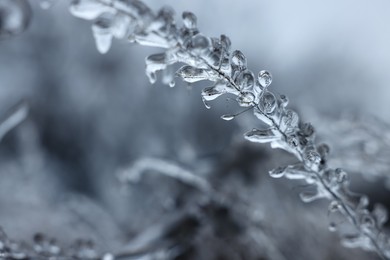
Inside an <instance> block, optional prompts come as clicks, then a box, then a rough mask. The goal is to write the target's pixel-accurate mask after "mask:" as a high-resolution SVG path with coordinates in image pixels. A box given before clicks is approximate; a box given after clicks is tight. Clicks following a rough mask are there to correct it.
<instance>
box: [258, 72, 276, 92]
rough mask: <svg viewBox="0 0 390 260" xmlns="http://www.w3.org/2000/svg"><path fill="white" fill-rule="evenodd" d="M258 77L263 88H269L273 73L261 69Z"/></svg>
mask: <svg viewBox="0 0 390 260" xmlns="http://www.w3.org/2000/svg"><path fill="white" fill-rule="evenodd" d="M257 79H258V81H259V84H260V85H261V86H262V87H263V88H268V86H269V85H271V83H272V75H271V73H270V72H268V71H266V70H262V71H260V72H259V75H258V77H257Z"/></svg>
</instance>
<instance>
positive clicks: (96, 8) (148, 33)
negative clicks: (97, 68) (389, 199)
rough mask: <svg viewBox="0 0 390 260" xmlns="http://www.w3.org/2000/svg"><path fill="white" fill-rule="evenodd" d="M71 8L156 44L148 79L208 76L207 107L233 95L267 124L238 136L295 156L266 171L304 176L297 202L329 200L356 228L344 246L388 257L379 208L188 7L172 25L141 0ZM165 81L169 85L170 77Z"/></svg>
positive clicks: (165, 12)
mask: <svg viewBox="0 0 390 260" xmlns="http://www.w3.org/2000/svg"><path fill="white" fill-rule="evenodd" d="M71 12H72V13H73V14H74V15H75V16H78V17H80V18H83V19H95V18H99V17H101V16H104V17H106V18H107V17H110V16H109V15H107V13H108V14H111V17H112V18H111V20H112V21H111V22H110V23H109V24H110V28H111V29H110V32H111V34H112V35H113V37H116V38H121V37H118V36H123V35H126V36H127V38H128V39H129V41H130V42H136V43H139V44H141V45H146V46H154V47H160V48H162V49H163V51H161V52H160V53H158V54H152V55H150V56H148V57H147V58H146V75H147V77H148V78H149V80H150V82H151V83H154V82H156V80H157V74H158V73H159V71H165V72H164V73H165V74H164V75H163V79H164V78H169V77H167V75H169V74H171V78H173V77H175V76H176V77H180V78H182V79H183V80H184V81H186V82H188V83H194V82H199V81H206V80H207V81H211V82H212V85H211V86H210V85H209V86H208V87H206V88H205V89H203V91H202V100H203V102H204V104H205V106H206V107H207V108H210V105H209V102H211V101H213V100H215V99H216V98H218V97H220V96H222V95H224V94H230V95H233V96H235V97H236V101H237V103H238V105H240V106H242V107H247V108H249V109H251V110H252V111H253V113H254V116H255V117H256V118H257V119H258V120H260V121H261V122H262V123H263V124H265V125H266V127H264V129H257V128H256V129H253V130H251V131H249V132H247V133H246V134H245V138H246V139H247V140H249V141H251V142H259V143H266V142H268V143H270V145H271V147H273V148H279V149H283V150H286V151H287V152H289V153H291V154H293V155H294V156H295V157H296V158H297V160H298V163H296V164H293V165H288V166H285V167H278V168H277V169H274V170H272V171H270V175H271V176H272V177H275V178H281V177H285V178H288V179H292V180H294V179H299V180H303V181H305V182H306V183H307V184H309V185H310V186H311V189H310V190H308V191H304V192H302V193H301V194H300V197H301V199H302V200H303V201H305V202H311V201H314V200H317V199H320V198H325V199H328V200H330V201H331V204H330V206H329V211H330V212H333V213H335V212H338V213H340V214H342V215H343V216H344V218H345V220H346V221H345V222H346V223H349V225H352V227H353V228H354V230H355V232H353V233H351V234H348V235H344V237H343V239H342V243H343V244H344V245H345V246H349V247H360V248H363V249H365V250H369V251H375V252H377V253H378V255H379V256H380V257H382V258H383V259H390V243H389V238H388V236H387V234H386V233H385V232H384V231H383V230H382V227H383V223H384V222H385V221H386V219H387V213H386V211H385V209H384V208H383V207H380V206H378V207H379V208H378V207H375V208H374V210H372V211H370V210H369V209H368V204H369V203H368V198H367V197H365V196H361V195H357V194H354V193H352V192H351V191H350V190H349V188H348V184H349V180H348V175H347V173H346V172H345V171H343V170H342V169H332V168H329V167H328V165H327V159H328V155H329V147H328V146H327V145H326V144H317V143H316V142H315V130H314V127H313V126H312V125H311V124H310V123H304V122H301V121H300V118H299V115H298V114H297V113H296V112H295V111H293V110H292V109H290V108H288V104H289V100H288V98H287V97H286V96H285V95H276V94H275V93H273V92H272V91H271V90H270V86H271V84H272V81H273V78H272V75H271V73H270V72H268V71H266V70H261V71H260V72H259V73H258V74H257V78H255V76H254V75H255V74H254V73H253V72H252V71H251V70H249V69H248V67H247V58H246V57H245V55H244V54H243V53H242V52H241V51H239V50H234V51H231V41H230V39H229V38H228V37H227V36H225V35H221V36H219V37H208V36H205V35H203V34H201V33H200V32H199V29H198V26H197V18H196V16H195V15H194V14H193V13H191V12H184V13H183V14H182V17H181V18H182V25H178V24H176V22H175V19H174V13H173V11H172V10H171V9H170V8H167V7H163V8H162V9H160V10H159V11H158V12H157V13H154V12H152V11H151V10H150V9H149V8H148V7H146V6H145V5H144V4H143V3H142V2H140V1H133V0H127V1H126V0H77V1H73V3H72V6H71ZM119 15H127V16H128V19H127V20H126V19H119V18H117V16H119ZM95 26H96V25H95ZM126 26H128V30H126V29H125V27H126ZM116 27H120V29H118V28H116ZM115 31H120V32H122V33H114V32H115ZM123 32H125V33H123ZM95 34H96V33H95ZM99 37H100V36H99ZM99 37H96V35H95V39H96V40H97V41H101V43H98V44H97V46H98V48H99V46H100V49H99V50H100V51H102V50H104V51H106V50H108V48H109V45H108V44H107V42H108V41H107V39H106V40H104V42H105V44H103V40H102V39H103V38H101V37H100V39H98V38H99ZM107 46H108V47H107ZM103 47H104V48H103ZM176 63H181V64H183V63H184V64H185V65H184V66H182V67H181V68H180V69H179V70H178V71H176V72H175V71H169V70H170V68H171V65H173V64H176ZM169 79H170V78H169ZM164 82H165V83H167V84H169V85H170V86H172V85H174V83H172V80H164ZM173 82H174V81H173ZM236 116H237V114H236V115H230V114H227V115H223V116H222V119H224V120H232V119H234V118H235V117H236ZM330 229H331V230H337V229H338V226H337V225H336V224H335V223H331V225H330Z"/></svg>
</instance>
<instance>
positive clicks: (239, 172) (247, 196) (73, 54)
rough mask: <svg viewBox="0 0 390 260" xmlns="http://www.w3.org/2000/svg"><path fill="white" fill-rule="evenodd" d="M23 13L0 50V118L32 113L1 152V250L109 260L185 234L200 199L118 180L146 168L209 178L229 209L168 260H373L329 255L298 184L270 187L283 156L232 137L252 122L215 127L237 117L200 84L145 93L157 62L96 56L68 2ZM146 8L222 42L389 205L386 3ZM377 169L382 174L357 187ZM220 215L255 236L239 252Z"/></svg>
mask: <svg viewBox="0 0 390 260" xmlns="http://www.w3.org/2000/svg"><path fill="white" fill-rule="evenodd" d="M3 2H4V1H3ZM29 2H30V5H31V9H32V17H31V21H30V24H29V26H28V28H27V29H26V31H24V32H23V33H21V34H19V35H16V36H14V37H6V38H2V39H0V116H3V117H5V116H6V115H7V113H9V111H10V109H11V110H12V107H14V106H15V104H17V103H19V102H20V101H25V102H26V103H27V104H28V106H29V115H28V117H27V119H26V120H24V121H23V122H22V123H21V124H20V125H18V126H17V127H16V128H15V129H13V130H12V131H10V132H9V133H8V134H7V135H6V136H4V138H3V139H2V140H1V143H0V226H1V227H2V228H3V229H4V230H5V231H6V232H7V234H8V235H9V236H10V237H12V238H14V239H16V240H26V241H29V240H31V237H32V236H33V234H35V233H36V232H43V233H45V234H48V235H49V236H52V237H56V238H57V239H58V241H60V243H63V244H67V243H68V244H69V243H71V241H73V240H75V239H77V238H90V239H92V240H93V241H95V243H96V244H97V248H98V250H99V251H101V252H106V251H110V252H111V251H116V250H121V249H122V248H123V247H124V245H131V243H132V242H131V241H134V239H135V238H137V237H139V235H140V234H142V233H143V232H144V231H145V230H149V228H150V227H155V226H159V227H168V226H169V225H171V224H172V223H182V222H180V221H181V220H182V219H183V218H184V219H185V217H183V216H186V217H187V216H188V214H190V213H191V212H192V211H193V208H194V207H195V208H196V207H197V206H194V205H198V204H199V203H200V202H199V201H201V200H202V199H203V197H204V196H206V195H204V194H200V192H198V191H194V189H193V188H190V187H188V186H187V185H183V184H182V183H180V182H178V181H176V180H174V179H171V178H168V177H166V176H161V175H158V174H146V175H145V176H144V178H142V179H141V181H140V182H139V183H136V184H130V185H127V186H126V187H124V185H123V184H121V183H119V181H118V178H117V174H118V172H120V171H121V170H123V169H126V168H127V167H129V166H130V165H131V164H132V163H134V162H135V161H136V160H138V159H141V158H145V157H148V158H150V157H153V158H159V159H163V160H166V161H169V162H171V163H172V164H176V165H179V166H180V167H182V168H183V169H186V170H189V171H191V172H193V173H195V174H198V175H201V176H203V177H205V178H206V179H208V180H209V181H210V183H212V185H214V186H215V187H216V188H217V189H218V190H220V191H221V193H223V194H225V195H226V196H227V197H226V198H227V200H228V202H226V203H227V204H228V205H229V207H228V210H227V211H222V213H221V212H219V211H217V213H216V212H214V211H213V210H214V209H213V210H211V211H207V210H206V211H207V212H208V213H207V214H206V216H207V217H205V220H204V222H202V223H201V224H199V223H198V224H197V225H192V224H188V225H189V226H190V227H191V228H193V230H196V232H195V231H192V229H191V232H190V231H189V232H187V233H190V234H191V236H190V237H191V238H190V240H191V242H189V244H191V250H192V251H191V250H187V251H188V252H189V253H188V252H187V251H186V254H185V255H182V256H180V257H182V258H178V259H376V258H375V257H376V256H375V255H373V254H369V253H365V252H364V251H362V250H360V249H347V248H344V247H342V246H341V245H340V243H339V238H338V235H337V233H331V232H329V231H328V217H327V203H326V202H321V201H320V202H315V203H312V204H304V203H303V202H301V201H300V200H299V198H298V195H297V194H298V192H299V191H300V190H301V189H302V187H300V185H299V183H290V182H286V181H284V180H275V179H271V178H270V177H269V176H268V171H269V170H271V169H273V168H275V167H276V166H279V165H284V164H286V163H288V162H291V161H293V158H292V157H290V156H289V155H287V154H285V153H284V152H282V151H276V150H272V149H270V148H269V147H267V146H266V145H264V146H261V145H253V144H250V143H248V142H246V141H245V140H244V139H243V137H242V133H243V132H244V131H246V130H248V129H251V128H252V127H254V126H256V124H257V122H256V121H255V119H254V117H253V116H252V115H250V113H249V114H248V113H247V114H244V115H242V116H240V117H238V118H236V119H235V120H233V121H229V122H226V121H223V120H221V119H220V118H219V117H220V115H222V114H225V113H232V112H237V111H239V108H238V107H237V106H236V105H235V104H234V103H235V102H234V101H231V100H228V99H225V98H221V100H219V101H217V102H215V104H212V109H211V110H207V109H206V108H205V107H204V106H203V104H202V101H201V98H200V91H201V89H202V86H205V85H204V83H201V84H195V85H192V86H188V85H187V84H185V83H184V82H181V81H180V80H179V79H178V80H177V84H176V87H175V88H169V87H168V86H164V85H162V84H161V83H160V82H157V83H156V84H155V85H153V86H152V85H150V83H149V82H148V80H147V78H146V76H145V73H144V68H145V65H144V59H145V57H146V56H147V55H148V54H151V53H155V52H158V50H156V49H153V48H147V47H143V46H136V45H132V44H129V43H127V42H126V41H114V43H113V47H112V49H111V50H110V51H109V52H108V53H107V54H105V55H101V54H99V53H98V52H97V50H96V48H95V43H94V39H93V36H92V33H91V28H90V26H91V24H90V22H86V21H83V20H80V19H77V18H75V17H73V16H71V15H70V13H69V11H68V6H69V1H58V2H55V4H54V5H53V6H52V7H51V8H50V9H48V10H43V9H42V8H41V7H40V5H39V3H38V1H29ZM145 3H147V4H148V5H149V6H150V7H151V8H152V9H153V10H157V9H158V8H160V7H162V6H163V5H170V6H172V7H174V9H175V10H176V13H177V19H178V21H179V18H180V14H181V12H182V11H186V10H190V11H192V12H194V13H195V14H196V15H197V16H198V24H199V28H200V30H201V32H203V33H204V34H206V35H209V36H219V35H220V34H226V35H228V36H229V37H230V38H231V40H232V43H233V49H239V50H241V51H243V53H245V54H246V56H247V58H248V63H249V67H250V68H251V69H252V70H254V71H255V72H256V71H258V70H263V69H267V70H269V71H270V72H271V73H272V74H273V79H274V80H273V83H272V88H273V89H274V90H275V91H276V92H278V93H282V94H286V95H287V96H288V97H289V98H290V100H291V106H292V107H293V108H294V109H296V110H297V111H299V112H300V114H301V115H302V118H303V120H304V121H310V122H313V123H314V125H315V126H316V125H317V124H318V128H317V130H318V132H319V138H320V139H321V140H326V141H329V143H330V144H331V148H332V152H333V153H334V154H335V157H336V158H334V162H335V163H337V164H338V165H335V166H342V165H340V164H343V163H345V164H346V165H348V167H349V169H350V170H351V171H352V172H351V179H352V187H353V189H354V190H356V191H358V192H364V193H366V194H368V195H369V196H370V197H371V199H372V201H373V202H380V203H383V204H385V205H390V204H389V201H388V199H387V198H388V195H389V194H390V190H387V189H386V186H385V185H384V182H385V181H384V180H386V178H387V177H386V176H385V175H386V172H387V171H388V169H389V167H388V165H389V164H390V163H389V162H388V159H387V158H388V157H387V155H389V154H390V153H389V150H390V148H389V143H390V142H388V139H389V138H390V135H389V134H388V131H389V128H388V125H387V123H390V118H389V113H388V111H390V102H388V100H389V98H390V91H389V88H388V84H389V83H390V73H388V71H389V68H390V50H389V46H390V28H389V26H388V25H389V24H390V16H389V15H388V10H389V9H390V3H389V2H388V1H384V0H383V1H379V0H375V1H370V2H367V1H360V0H359V1H352V0H347V1H342V2H340V1H336V0H331V1H326V2H324V1H310V2H308V1H301V0H299V1H291V2H289V1H249V0H242V1H230V0H229V1H217V0H207V1H199V0H198V1H173V0H164V1H161V0H159V1H157V0H148V1H145ZM179 22H180V21H179ZM0 25H1V23H0ZM355 126H356V127H360V128H358V129H363V130H361V131H357V133H355V132H353V131H352V130H353V129H356V127H355ZM367 129H368V130H367ZM372 133H375V134H372ZM351 136H352V137H353V138H352V139H353V141H350V142H349V143H348V142H347V143H344V142H343V140H346V139H348V138H349V137H351ZM355 137H356V138H355ZM327 138H329V139H327ZM356 139H357V140H358V141H356ZM332 140H333V141H332ZM353 145H354V146H353ZM367 147H369V148H370V149H368V148H367ZM351 153H352V154H353V155H354V156H352V157H351V156H350V157H348V156H349V155H350V154H351ZM343 154H344V155H343ZM378 158H380V161H379V162H378V161H377V160H378ZM362 161H364V162H365V163H364V165H363V166H364V167H360V166H359V162H362ZM370 163H371V165H370ZM378 164H380V166H381V167H380V169H378V171H380V174H379V176H374V177H375V178H374V177H373V176H371V175H375V173H376V172H378V171H372V172H370V173H369V174H370V176H368V178H367V176H365V174H366V175H367V172H369V170H370V169H375V170H376V168H375V167H376V166H375V165H378ZM356 165H358V166H356ZM359 170H360V171H359ZM206 197H207V196H206ZM229 200H231V201H229ZM238 204H240V205H245V207H246V210H248V211H249V212H251V213H250V215H255V216H256V218H257V220H258V225H257V226H256V227H253V226H252V224H248V223H249V222H248V221H247V220H246V219H245V217H242V219H240V217H237V216H239V215H237V214H236V213H231V212H237V211H238V212H240V211H241V209H240V208H239V207H238V206H237V205H238ZM225 210H226V209H225ZM210 212H211V213H210ZM228 215H229V216H230V215H232V216H234V217H235V218H238V220H237V219H236V220H235V221H236V222H237V223H239V224H240V225H241V224H242V225H244V226H245V225H247V226H248V227H247V229H246V230H249V231H251V232H253V233H255V234H260V233H261V234H265V235H263V236H261V238H257V240H256V239H254V240H249V239H248V238H247V234H246V235H245V236H244V235H242V233H240V232H238V231H237V232H238V233H237V232H236V231H232V228H231V226H234V225H233V224H231V223H232V222H229V221H230V220H229V221H228V220H226V216H228ZM210 219H211V220H213V219H214V220H215V221H216V222H215V223H223V224H221V227H220V231H221V230H222V231H221V232H214V231H210V230H209V229H212V228H211V227H215V225H217V224H215V223H214V222H213V223H214V224H210V223H211V222H210V221H211V220H210ZM208 221H209V222H210V223H209V222H208ZM224 221H225V222H224ZM226 221H227V222H226ZM186 223H187V222H186ZM186 225H187V224H186ZM198 225H199V226H200V227H198ZM194 226H196V228H194ZM185 228H188V227H187V226H185ZM180 230H181V229H180ZM212 230H213V229H212ZM238 230H240V228H238ZM187 233H186V234H187ZM180 234H181V233H180ZM180 239H182V237H180ZM180 239H179V240H180ZM254 241H255V242H254ZM162 247H163V246H160V247H159V248H162ZM229 248H230V249H231V252H230V251H229V250H228V249H229ZM241 251H242V252H243V253H240V254H238V253H237V252H241ZM185 257H187V258H185ZM218 257H219V258H218ZM261 257H263V258H261ZM150 259H153V258H150Z"/></svg>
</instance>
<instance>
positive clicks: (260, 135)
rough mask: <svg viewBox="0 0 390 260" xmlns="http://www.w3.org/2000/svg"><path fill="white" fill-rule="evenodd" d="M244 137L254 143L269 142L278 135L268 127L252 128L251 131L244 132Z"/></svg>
mask: <svg viewBox="0 0 390 260" xmlns="http://www.w3.org/2000/svg"><path fill="white" fill-rule="evenodd" d="M244 137H245V139H247V140H249V141H251V142H254V143H269V142H273V141H276V140H279V139H280V137H279V136H276V135H274V133H273V132H272V129H271V128H268V129H256V128H254V129H252V131H249V132H246V133H245V134H244Z"/></svg>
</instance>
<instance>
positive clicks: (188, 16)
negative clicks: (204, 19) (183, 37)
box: [182, 12, 197, 30]
mask: <svg viewBox="0 0 390 260" xmlns="http://www.w3.org/2000/svg"><path fill="white" fill-rule="evenodd" d="M182 17H183V23H184V26H185V27H186V28H187V29H190V30H193V29H196V27H197V24H196V23H197V18H196V16H195V14H193V13H191V12H183V15H182Z"/></svg>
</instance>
